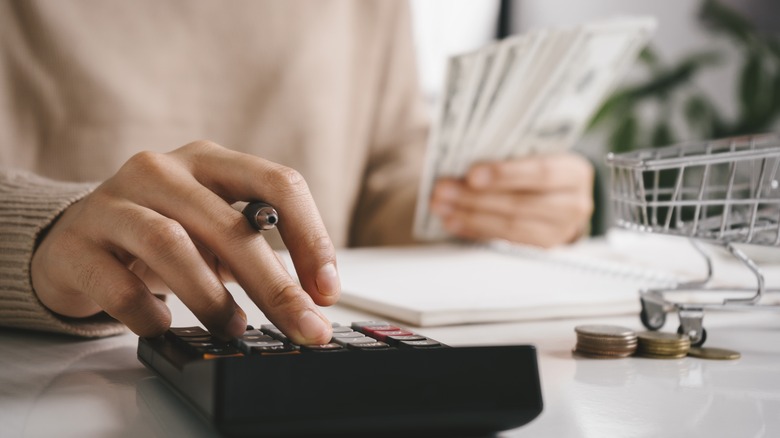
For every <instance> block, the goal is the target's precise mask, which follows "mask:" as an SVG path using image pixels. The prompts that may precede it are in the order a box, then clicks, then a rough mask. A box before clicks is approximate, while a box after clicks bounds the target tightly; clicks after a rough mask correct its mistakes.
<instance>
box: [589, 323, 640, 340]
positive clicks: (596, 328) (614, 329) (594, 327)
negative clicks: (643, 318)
mask: <svg viewBox="0 0 780 438" xmlns="http://www.w3.org/2000/svg"><path fill="white" fill-rule="evenodd" d="M574 331H575V332H577V334H579V335H586V336H587V335H591V336H597V337H605V336H606V337H621V338H623V337H634V336H636V333H635V332H634V331H633V330H631V329H630V328H626V327H621V326H618V325H604V324H589V325H578V326H577V327H574Z"/></svg>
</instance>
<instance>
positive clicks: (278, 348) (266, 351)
mask: <svg viewBox="0 0 780 438" xmlns="http://www.w3.org/2000/svg"><path fill="white" fill-rule="evenodd" d="M249 352H250V353H252V354H261V355H264V356H268V355H272V354H298V353H299V351H298V350H297V349H295V348H293V347H292V346H290V345H284V344H282V345H267V346H258V347H251V348H250V349H249Z"/></svg>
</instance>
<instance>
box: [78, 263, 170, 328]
mask: <svg viewBox="0 0 780 438" xmlns="http://www.w3.org/2000/svg"><path fill="white" fill-rule="evenodd" d="M79 268H80V271H79V272H76V275H75V276H74V278H77V279H79V280H80V283H81V284H79V285H78V288H79V290H80V291H83V292H84V293H86V294H87V295H88V296H89V297H90V298H92V300H93V301H94V302H95V303H96V304H97V305H99V306H100V307H101V308H102V309H103V310H105V312H106V313H108V314H109V315H111V316H112V317H114V318H116V319H118V320H119V321H122V322H123V323H124V324H125V325H126V326H127V327H128V328H129V329H130V330H132V331H133V332H134V333H135V334H137V335H138V336H143V337H155V336H160V335H162V334H163V333H164V332H165V331H166V330H167V329H168V327H170V325H171V313H170V310H168V306H166V305H165V303H164V302H162V301H161V300H160V299H158V298H157V297H155V296H154V295H152V294H151V293H150V292H149V289H147V288H146V285H144V283H143V282H142V281H141V280H139V279H138V277H136V276H135V275H133V273H132V272H130V271H129V270H128V269H127V267H125V266H124V265H123V264H121V263H119V261H118V260H117V259H116V258H114V257H112V256H111V255H110V254H108V253H106V252H101V251H96V252H93V253H92V254H91V256H90V257H87V258H85V259H84V260H83V263H81V264H80V266H79Z"/></svg>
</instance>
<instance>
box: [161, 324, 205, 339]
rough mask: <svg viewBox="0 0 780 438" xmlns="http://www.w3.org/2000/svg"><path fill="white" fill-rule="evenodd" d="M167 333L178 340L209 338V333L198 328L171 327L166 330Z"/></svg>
mask: <svg viewBox="0 0 780 438" xmlns="http://www.w3.org/2000/svg"><path fill="white" fill-rule="evenodd" d="M168 331H169V332H171V333H173V334H174V335H176V336H178V337H180V338H189V337H196V336H198V337H199V336H211V335H210V334H209V332H207V331H206V330H203V329H202V328H200V327H173V328H170V329H168Z"/></svg>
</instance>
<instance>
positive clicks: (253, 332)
mask: <svg viewBox="0 0 780 438" xmlns="http://www.w3.org/2000/svg"><path fill="white" fill-rule="evenodd" d="M165 336H166V338H168V339H170V340H172V341H174V342H175V343H176V344H177V345H179V346H180V347H183V348H184V349H185V350H187V351H188V352H190V353H191V354H195V355H198V356H200V357H202V358H204V359H216V358H220V357H234V356H245V355H264V356H270V355H279V354H300V353H305V354H310V353H313V354H322V353H327V354H330V353H339V352H346V351H382V350H390V349H403V348H415V349H427V348H442V347H446V345H444V344H442V343H440V342H438V341H436V340H433V339H430V338H427V337H425V336H422V335H419V334H417V333H414V332H412V331H409V330H406V329H404V328H401V327H397V326H395V325H392V324H389V323H387V322H384V321H361V322H355V323H352V325H351V326H342V325H340V324H333V338H332V339H331V342H329V343H327V344H320V345H297V344H293V343H292V342H290V340H289V339H288V338H287V336H285V334H284V333H282V331H281V330H279V329H278V328H277V327H276V326H274V325H272V324H264V325H261V326H260V328H259V329H256V328H254V327H252V326H248V327H247V330H246V332H245V333H244V334H243V335H242V336H241V337H240V338H238V339H233V340H231V341H227V342H226V341H222V340H220V339H218V338H215V337H212V336H211V334H210V333H209V332H207V331H206V330H204V329H203V328H201V327H173V328H171V329H170V330H168V332H167V333H166V335H165Z"/></svg>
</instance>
